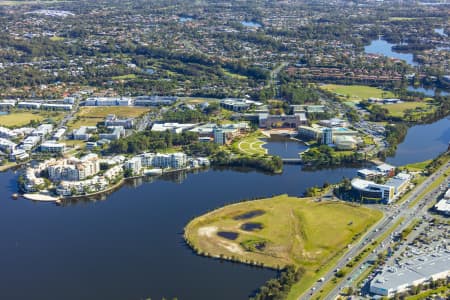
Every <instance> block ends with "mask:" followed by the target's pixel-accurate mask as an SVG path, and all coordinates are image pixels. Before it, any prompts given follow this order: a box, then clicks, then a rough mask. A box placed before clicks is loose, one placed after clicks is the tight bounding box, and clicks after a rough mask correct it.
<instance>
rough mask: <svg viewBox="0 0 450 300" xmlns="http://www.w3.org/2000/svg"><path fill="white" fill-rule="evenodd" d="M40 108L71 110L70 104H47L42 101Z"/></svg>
mask: <svg viewBox="0 0 450 300" xmlns="http://www.w3.org/2000/svg"><path fill="white" fill-rule="evenodd" d="M41 108H42V109H47V110H72V104H49V103H44V104H42V105H41Z"/></svg>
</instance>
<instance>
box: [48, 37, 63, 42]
mask: <svg viewBox="0 0 450 300" xmlns="http://www.w3.org/2000/svg"><path fill="white" fill-rule="evenodd" d="M50 41H52V42H60V41H64V38H63V37H61V36H52V37H50Z"/></svg>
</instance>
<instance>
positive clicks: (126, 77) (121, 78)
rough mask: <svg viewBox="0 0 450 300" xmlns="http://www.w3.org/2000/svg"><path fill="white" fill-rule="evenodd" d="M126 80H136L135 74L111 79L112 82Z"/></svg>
mask: <svg viewBox="0 0 450 300" xmlns="http://www.w3.org/2000/svg"><path fill="white" fill-rule="evenodd" d="M127 79H136V74H127V75H121V76H114V77H112V80H127Z"/></svg>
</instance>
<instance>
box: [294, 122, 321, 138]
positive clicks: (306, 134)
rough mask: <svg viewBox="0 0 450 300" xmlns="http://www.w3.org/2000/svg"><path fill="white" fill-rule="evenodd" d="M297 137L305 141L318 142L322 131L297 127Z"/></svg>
mask: <svg viewBox="0 0 450 300" xmlns="http://www.w3.org/2000/svg"><path fill="white" fill-rule="evenodd" d="M298 135H299V136H300V137H301V138H302V139H305V140H315V141H317V140H319V139H321V138H322V129H321V128H317V127H309V126H299V127H298Z"/></svg>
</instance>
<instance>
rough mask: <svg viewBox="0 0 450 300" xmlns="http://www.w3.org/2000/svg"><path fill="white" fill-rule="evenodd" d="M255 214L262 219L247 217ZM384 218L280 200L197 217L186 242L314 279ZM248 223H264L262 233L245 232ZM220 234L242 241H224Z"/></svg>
mask: <svg viewBox="0 0 450 300" xmlns="http://www.w3.org/2000/svg"><path fill="white" fill-rule="evenodd" d="M252 212H253V213H255V212H260V214H259V215H254V216H251V217H249V218H244V217H243V215H244V214H249V213H250V214H251V213H252ZM330 216H332V217H330ZM381 216H382V213H381V212H379V211H376V210H371V209H368V208H364V207H360V206H353V205H350V204H347V203H343V202H316V201H313V200H312V199H310V198H303V199H301V198H295V197H289V196H287V195H280V196H277V197H274V198H270V199H263V200H255V201H248V202H242V203H238V204H233V205H229V206H225V207H223V208H220V209H218V210H215V211H213V212H211V213H208V214H206V215H203V216H201V217H198V218H196V219H194V220H192V221H191V222H190V223H189V224H188V225H187V226H186V228H185V237H186V239H187V240H188V241H189V242H190V244H191V245H193V248H195V249H197V250H199V251H201V252H203V253H205V252H207V253H209V254H210V255H212V256H215V257H219V256H222V257H230V258H231V257H233V258H234V260H237V261H241V262H258V263H259V264H261V263H262V264H264V265H265V266H269V267H275V268H277V267H283V266H285V265H288V264H293V265H295V266H297V267H300V266H301V267H303V268H305V270H306V276H312V277H314V273H315V271H316V270H317V269H319V268H321V267H322V266H324V265H326V264H327V263H328V262H329V261H330V260H332V259H333V258H334V257H335V256H336V254H338V253H340V252H341V251H342V249H344V248H345V247H346V246H347V245H348V244H351V243H352V240H353V237H354V236H356V235H358V234H361V233H362V232H364V231H365V230H367V228H369V227H370V226H371V225H372V224H374V223H375V222H376V221H377V220H378V219H379V218H381ZM249 224H259V225H260V226H261V227H262V229H260V230H254V231H251V230H246V229H245V228H243V227H242V226H244V225H249ZM221 232H228V233H232V234H237V237H236V239H234V240H232V239H229V238H226V237H222V236H220V234H221ZM311 272H312V273H311ZM305 279H307V278H305Z"/></svg>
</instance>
